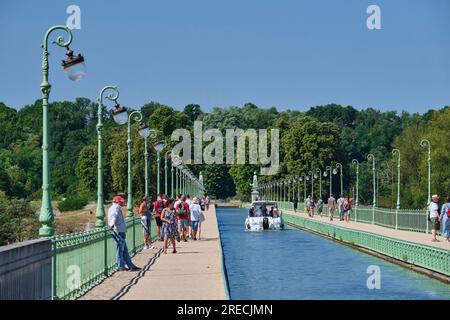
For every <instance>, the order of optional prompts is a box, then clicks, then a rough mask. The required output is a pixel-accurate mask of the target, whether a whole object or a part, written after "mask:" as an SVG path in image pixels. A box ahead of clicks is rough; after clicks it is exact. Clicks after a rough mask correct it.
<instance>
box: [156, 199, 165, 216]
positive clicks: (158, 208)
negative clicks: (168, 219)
mask: <svg viewBox="0 0 450 320" xmlns="http://www.w3.org/2000/svg"><path fill="white" fill-rule="evenodd" d="M163 209H164V201H162V200H158V201H156V212H157V213H158V214H161V213H162V211H163Z"/></svg>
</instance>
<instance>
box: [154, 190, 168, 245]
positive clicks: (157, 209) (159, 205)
mask: <svg viewBox="0 0 450 320" xmlns="http://www.w3.org/2000/svg"><path fill="white" fill-rule="evenodd" d="M164 208H166V202H164V200H163V198H162V197H161V194H158V198H157V199H156V201H155V202H154V203H153V214H154V215H155V222H156V236H157V238H158V239H159V241H163V235H162V232H161V227H162V225H163V223H162V221H161V214H162V212H163V210H164Z"/></svg>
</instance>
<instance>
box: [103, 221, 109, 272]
mask: <svg viewBox="0 0 450 320" xmlns="http://www.w3.org/2000/svg"><path fill="white" fill-rule="evenodd" d="M104 237H105V243H104V251H105V252H104V257H103V259H104V261H103V263H104V268H105V269H104V273H105V277H107V276H108V231H107V229H106V228H105V230H104Z"/></svg>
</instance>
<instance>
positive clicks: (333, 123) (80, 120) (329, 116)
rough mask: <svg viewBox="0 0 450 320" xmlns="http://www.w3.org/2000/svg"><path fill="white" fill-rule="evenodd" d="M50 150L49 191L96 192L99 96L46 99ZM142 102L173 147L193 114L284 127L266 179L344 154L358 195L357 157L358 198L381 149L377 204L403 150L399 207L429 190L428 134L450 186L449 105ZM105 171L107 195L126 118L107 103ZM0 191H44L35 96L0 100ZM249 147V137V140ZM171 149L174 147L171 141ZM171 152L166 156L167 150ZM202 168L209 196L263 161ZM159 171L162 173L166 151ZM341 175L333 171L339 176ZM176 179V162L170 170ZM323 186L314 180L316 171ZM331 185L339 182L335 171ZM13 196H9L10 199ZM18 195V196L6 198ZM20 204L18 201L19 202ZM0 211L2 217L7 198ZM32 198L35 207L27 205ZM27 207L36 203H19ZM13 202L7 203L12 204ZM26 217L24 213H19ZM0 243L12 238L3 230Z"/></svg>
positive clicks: (116, 179) (238, 183) (121, 182)
mask: <svg viewBox="0 0 450 320" xmlns="http://www.w3.org/2000/svg"><path fill="white" fill-rule="evenodd" d="M49 110H50V115H49V116H50V119H49V123H50V127H49V134H50V146H49V150H50V156H51V158H50V159H51V174H52V175H51V183H52V193H53V200H55V201H62V199H64V198H77V197H83V198H85V199H88V200H95V199H96V187H97V146H96V143H97V134H96V123H97V105H96V104H95V103H94V102H92V101H90V100H89V99H86V98H78V99H76V100H75V101H63V102H53V103H51V105H50V109H49ZM140 110H141V111H142V113H143V115H144V119H145V121H146V122H148V124H149V125H150V127H152V128H154V129H156V130H157V131H158V137H157V139H165V140H166V142H168V144H169V147H170V146H173V145H174V144H176V142H171V139H170V135H171V133H172V131H173V130H174V129H177V128H186V129H188V130H189V131H191V132H192V131H193V124H194V121H195V120H202V121H203V129H204V130H206V129H208V128H218V129H219V130H221V131H222V132H224V131H225V129H228V128H230V129H234V128H241V129H244V130H245V129H249V128H254V129H271V128H278V129H280V170H279V172H278V174H277V175H276V176H265V177H260V181H262V182H264V181H269V180H274V179H278V178H280V177H286V176H292V177H293V176H296V175H300V174H301V173H302V172H308V171H311V170H315V169H316V168H320V169H324V168H325V166H327V165H333V166H334V165H335V164H336V162H340V163H342V164H343V167H344V168H343V169H344V170H343V172H344V187H345V192H346V193H347V194H350V195H352V193H353V192H354V187H355V167H354V165H352V164H351V161H352V159H357V160H358V161H360V163H361V165H360V202H361V203H366V204H370V203H371V200H372V192H373V190H372V171H371V163H368V162H367V154H369V153H373V154H374V155H375V157H376V159H377V169H378V171H377V172H378V175H377V180H378V186H379V188H378V189H379V194H378V197H379V204H380V205H381V206H387V207H392V206H395V197H396V179H397V177H396V163H395V161H396V159H395V158H393V157H392V155H391V151H392V149H393V148H398V149H400V150H401V152H402V178H401V183H402V194H401V195H402V207H408V208H422V207H423V206H424V205H425V203H426V196H427V180H426V179H427V174H426V172H427V162H426V161H427V157H426V150H425V149H423V148H420V145H419V143H420V140H421V139H423V138H426V139H428V140H430V141H431V144H432V158H433V160H432V164H433V175H432V190H433V193H439V194H441V195H443V194H445V193H446V192H447V193H448V192H449V190H450V167H449V166H448V163H449V160H450V159H449V157H450V155H449V152H448V148H447V145H448V142H449V141H450V130H448V124H449V123H450V108H449V107H445V108H442V109H440V110H431V111H428V112H426V113H425V114H423V115H419V114H409V113H407V112H402V113H401V114H398V113H397V112H394V111H388V112H381V111H378V110H375V109H372V108H369V109H364V110H357V109H355V108H354V107H352V106H346V107H344V106H340V105H336V104H330V105H324V106H316V107H313V108H311V109H309V110H308V111H306V112H299V111H292V110H287V111H283V112H280V111H278V110H277V109H276V108H275V107H272V108H269V109H261V108H258V107H257V106H255V105H254V104H251V103H248V104H245V105H244V106H242V107H237V106H232V107H226V108H218V107H216V108H214V109H213V110H212V111H211V112H209V113H204V112H203V111H202V109H201V107H200V106H199V105H196V104H190V105H187V106H186V107H185V108H184V109H183V110H182V111H178V110H176V109H174V108H172V107H170V106H167V105H162V104H159V103H156V102H150V103H148V104H145V105H143V106H142V107H141V108H140ZM103 117H104V141H105V142H104V155H103V157H104V173H105V175H104V179H105V192H106V197H107V198H108V197H111V195H113V194H115V193H117V192H125V191H126V187H127V148H126V140H127V133H126V130H127V128H126V125H123V126H118V125H116V124H115V123H114V121H113V120H112V119H111V117H110V116H109V113H108V111H107V110H106V108H105V110H104V113H103ZM0 123H1V126H0V195H2V199H3V200H1V201H9V200H11V199H16V200H14V201H20V200H19V199H24V200H22V201H23V203H25V204H23V203H22V202H21V203H20V206H23V205H25V206H26V204H27V203H29V202H30V201H39V200H40V196H41V189H40V187H41V183H42V177H41V174H42V173H41V161H42V159H41V157H42V150H41V140H42V105H41V101H40V100H37V101H36V102H35V103H33V104H31V105H27V106H24V107H23V108H20V109H19V110H15V109H13V108H9V107H8V106H6V105H5V104H3V103H0ZM137 126H138V124H137V123H133V125H132V135H133V137H132V138H133V145H132V160H133V168H132V176H133V181H134V192H135V194H136V197H135V199H139V197H140V196H142V195H143V192H144V175H143V172H144V155H143V152H144V140H143V139H142V138H141V137H140V136H139V135H138V133H137ZM152 143H153V141H150V144H149V150H150V159H149V163H150V165H151V166H150V180H151V182H152V183H151V184H150V192H151V194H153V195H154V194H155V192H156V185H155V182H156V154H155V152H154V150H153V145H152ZM247 148H248V146H247ZM166 150H169V149H166ZM169 161H170V159H169ZM190 168H191V170H192V171H193V172H194V173H196V174H197V175H198V173H199V172H200V170H201V171H202V172H203V175H204V180H205V184H206V192H207V193H208V194H210V195H212V196H213V197H217V198H229V197H237V198H241V199H248V197H249V194H250V189H251V186H250V182H251V178H252V175H253V172H254V171H259V167H258V166H257V165H238V164H231V165H227V164H211V165H191V166H190ZM161 177H162V181H163V180H164V179H163V177H164V154H162V162H161ZM334 177H337V176H334ZM168 180H169V183H170V172H169V179H168ZM328 181H329V180H328V179H323V181H322V182H323V186H322V188H323V195H324V197H326V196H328V191H327V190H328ZM316 183H317V186H315V188H318V181H316ZM333 190H334V192H335V193H336V192H338V179H337V178H334V181H333ZM5 199H7V200H5ZM9 203H12V202H9ZM14 203H15V204H16V205H17V206H19V204H18V202H14ZM1 208H2V209H1V210H2V211H1V212H0V215H1V217H0V219H4V217H5V214H6V213H5V211H6V210H5V209H4V207H3V206H2V207H1ZM29 208H30V207H29ZM22 209H23V207H21V212H23V214H24V215H25V216H23V218H24V219H26V213H28V215H30V214H31V215H33V214H34V213H33V210H31V209H30V210H28V209H23V210H22ZM11 210H12V209H11V208H10V209H8V212H9V213H8V214H11V212H12V211H11ZM18 217H19V218H20V219H22V218H21V217H22V215H20V216H18ZM1 241H3V243H4V242H5V241H9V240H4V239H3V240H1Z"/></svg>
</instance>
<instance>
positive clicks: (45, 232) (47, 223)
mask: <svg viewBox="0 0 450 320" xmlns="http://www.w3.org/2000/svg"><path fill="white" fill-rule="evenodd" d="M56 30H63V31H65V32H66V33H67V36H68V39H67V41H65V40H64V38H63V37H62V36H59V37H58V38H57V39H56V40H55V41H53V43H54V44H56V45H57V46H59V47H63V48H65V47H68V46H69V45H70V44H71V43H72V32H71V31H70V29H69V28H68V27H66V26H62V25H61V26H53V27H51V28H50V29H48V30H47V32H46V33H45V36H44V42H43V44H42V82H41V85H40V89H41V92H42V205H41V211H40V214H39V222H40V224H41V228H40V229H39V236H40V237H51V236H53V234H54V233H55V229H54V227H53V221H54V214H53V209H52V201H51V189H50V158H49V151H48V98H49V96H50V90H51V85H50V83H49V82H48V69H49V66H48V55H49V53H48V39H49V37H50V34H51V33H52V32H54V31H56Z"/></svg>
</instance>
